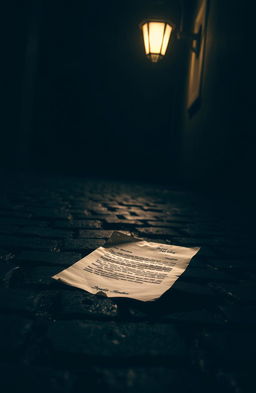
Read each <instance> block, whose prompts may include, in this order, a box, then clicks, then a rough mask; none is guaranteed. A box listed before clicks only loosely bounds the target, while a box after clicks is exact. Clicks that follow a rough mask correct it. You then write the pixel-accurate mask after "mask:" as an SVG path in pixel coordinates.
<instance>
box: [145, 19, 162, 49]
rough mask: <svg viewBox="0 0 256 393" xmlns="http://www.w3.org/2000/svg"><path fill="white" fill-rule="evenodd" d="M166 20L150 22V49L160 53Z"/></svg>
mask: <svg viewBox="0 0 256 393" xmlns="http://www.w3.org/2000/svg"><path fill="white" fill-rule="evenodd" d="M164 26H165V23H164V22H149V51H150V53H160V51H161V46H162V42H163V35H164Z"/></svg>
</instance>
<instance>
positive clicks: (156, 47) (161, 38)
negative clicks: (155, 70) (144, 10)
mask: <svg viewBox="0 0 256 393" xmlns="http://www.w3.org/2000/svg"><path fill="white" fill-rule="evenodd" d="M141 28H142V33H143V39H144V46H145V53H146V55H147V57H148V58H149V59H150V60H151V61H152V62H153V63H156V62H157V61H159V60H160V59H161V58H162V57H163V56H164V55H165V53H166V50H167V46H168V43H169V39H170V36H171V32H172V26H171V25H169V23H167V22H160V21H157V22H156V21H155V22H154V21H151V22H150V21H148V22H144V23H143V24H142V25H141Z"/></svg>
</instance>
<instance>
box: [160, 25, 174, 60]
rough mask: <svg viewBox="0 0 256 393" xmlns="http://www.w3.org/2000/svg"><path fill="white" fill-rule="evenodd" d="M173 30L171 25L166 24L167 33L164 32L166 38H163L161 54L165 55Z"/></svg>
mask: <svg viewBox="0 0 256 393" xmlns="http://www.w3.org/2000/svg"><path fill="white" fill-rule="evenodd" d="M171 32H172V27H171V26H170V25H166V28H165V33H164V39H163V45H162V49H161V55H163V56H164V55H165V52H166V49H167V46H168V42H169V39H170V36H171Z"/></svg>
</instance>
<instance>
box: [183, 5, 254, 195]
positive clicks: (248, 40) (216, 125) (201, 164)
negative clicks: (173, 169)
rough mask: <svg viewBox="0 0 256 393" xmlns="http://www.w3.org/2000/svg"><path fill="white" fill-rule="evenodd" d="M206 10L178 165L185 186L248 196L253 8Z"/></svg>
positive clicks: (251, 142)
mask: <svg viewBox="0 0 256 393" xmlns="http://www.w3.org/2000/svg"><path fill="white" fill-rule="evenodd" d="M198 3H199V2H198ZM208 5H209V7H208V18H207V34H206V45H205V58H204V68H203V78H202V95H201V98H202V100H201V106H200V108H199V110H198V111H197V112H196V113H194V115H193V116H192V117H190V116H189V113H188V111H187V110H186V109H185V102H184V109H183V112H182V114H181V117H182V123H183V124H182V127H181V155H180V164H179V166H180V169H181V173H182V175H183V178H184V179H186V180H187V181H190V182H191V183H192V182H196V184H197V185H199V186H202V185H204V186H206V185H208V186H210V188H212V189H213V188H214V187H215V188H216V187H217V186H221V187H222V189H225V188H226V189H227V190H228V189H232V190H236V195H237V193H239V189H240V190H241V189H242V191H241V192H240V196H242V194H243V193H244V187H245V188H246V191H249V192H251V191H252V188H251V186H250V184H251V178H252V176H253V173H254V168H255V166H256V162H255V154H254V153H253V149H254V148H253V146H255V133H254V132H253V128H254V127H253V123H254V120H253V107H252V102H253V96H254V92H253V87H252V86H254V85H255V77H254V69H253V65H252V62H253V60H252V57H251V53H252V51H253V37H254V34H253V31H252V30H253V22H252V20H251V16H250V15H252V13H253V6H252V3H250V2H242V1H238V0H237V1H231V0H226V1H221V0H215V1H208ZM190 18H191V17H190ZM191 22H192V19H191ZM186 90H187V89H186ZM186 95H187V91H185V94H184V96H186ZM245 195H246V198H248V195H249V193H245Z"/></svg>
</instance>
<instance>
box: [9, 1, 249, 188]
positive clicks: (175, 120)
mask: <svg viewBox="0 0 256 393" xmlns="http://www.w3.org/2000/svg"><path fill="white" fill-rule="evenodd" d="M198 3H199V1H198V0H189V1H188V0H185V1H184V6H185V7H184V8H185V13H184V27H185V31H187V32H189V31H190V30H191V26H192V23H193V18H194V14H195V10H196V8H197V6H198ZM10 5H11V19H10V21H11V23H8V26H7V27H6V40H5V45H6V47H7V51H8V55H7V58H8V66H7V69H6V72H5V73H4V74H3V77H4V85H5V89H4V91H5V92H6V93H4V101H5V109H4V111H3V116H2V121H1V123H2V124H1V166H2V167H3V168H7V169H15V170H17V169H18V170H20V169H21V170H24V169H25V170H33V171H36V172H37V171H41V172H42V171H43V172H50V173H56V172H57V173H64V174H66V173H68V174H75V175H82V176H95V175H97V176H100V177H112V178H121V179H127V178H128V179H140V180H150V181H151V182H155V181H158V180H159V179H160V181H165V182H169V183H172V182H174V181H175V182H183V183H184V182H185V183H186V184H196V186H197V187H198V186H199V187H206V186H210V188H213V189H216V187H219V186H224V187H225V188H226V189H227V190H228V189H230V190H231V189H234V188H235V189H237V184H239V185H240V186H241V187H243V188H244V187H246V188H247V189H250V187H251V184H252V182H251V179H252V177H253V175H254V167H255V154H254V145H255V136H254V132H253V127H252V124H253V122H252V102H253V100H252V98H251V97H252V94H253V89H252V76H253V66H252V63H251V56H250V55H249V54H248V49H247V48H249V50H252V48H250V41H252V34H251V33H250V32H249V30H248V27H249V28H250V26H251V24H250V21H249V15H250V14H251V12H250V5H249V4H248V3H245V2H244V3H243V2H241V1H238V0H237V1H231V0H226V1H225V2H223V1H220V0H211V1H209V2H208V13H207V36H206V44H205V45H206V46H205V58H204V68H203V83H202V102H201V106H200V108H199V110H198V111H197V112H196V113H195V114H194V115H193V117H190V116H189V114H188V111H187V109H186V97H187V75H188V68H189V58H190V55H191V51H190V49H189V44H188V42H187V41H185V40H177V39H175V37H172V39H171V42H170V44H169V49H168V52H167V55H166V56H165V58H164V60H163V61H162V62H159V63H157V64H151V63H150V62H149V61H148V60H147V59H146V57H145V55H144V48H143V41H142V36H141V33H140V31H139V28H138V24H139V23H140V22H141V20H143V19H144V18H145V17H147V16H150V15H153V16H155V15H159V16H164V17H166V18H168V17H169V18H171V19H173V20H174V22H175V23H176V25H179V18H180V15H179V13H180V2H179V1H175V2H174V1H173V2H172V1H167V0H166V1H158V2H155V3H154V4H153V3H151V2H149V1H145V0H140V1H129V2H128V1H123V2H119V1H117V0H110V1H108V2H101V3H99V2H89V1H78V0H76V1H73V2H67V1H64V2H63V1H39V0H38V1H19V2H15V1H12V2H11V4H10ZM251 30H252V29H251Z"/></svg>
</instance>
